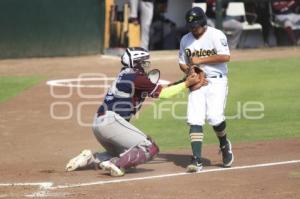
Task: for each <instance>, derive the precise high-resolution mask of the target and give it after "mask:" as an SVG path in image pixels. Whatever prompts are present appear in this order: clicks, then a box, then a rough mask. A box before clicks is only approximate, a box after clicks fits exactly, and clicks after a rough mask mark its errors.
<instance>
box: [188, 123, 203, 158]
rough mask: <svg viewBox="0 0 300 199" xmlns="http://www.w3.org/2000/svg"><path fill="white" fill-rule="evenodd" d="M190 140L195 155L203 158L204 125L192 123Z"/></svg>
mask: <svg viewBox="0 0 300 199" xmlns="http://www.w3.org/2000/svg"><path fill="white" fill-rule="evenodd" d="M190 141H191V146H192V151H193V156H194V157H198V158H201V153H202V141H203V132H202V126H198V125H191V127H190Z"/></svg>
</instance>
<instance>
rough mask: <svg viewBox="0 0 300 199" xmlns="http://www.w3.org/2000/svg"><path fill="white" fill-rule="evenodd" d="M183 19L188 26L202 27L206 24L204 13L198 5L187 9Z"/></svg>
mask: <svg viewBox="0 0 300 199" xmlns="http://www.w3.org/2000/svg"><path fill="white" fill-rule="evenodd" d="M185 21H186V26H187V27H188V28H195V27H197V26H202V27H204V26H206V25H207V19H206V15H205V13H204V11H203V10H202V8H200V7H193V8H192V9H190V10H188V11H187V13H186V15H185Z"/></svg>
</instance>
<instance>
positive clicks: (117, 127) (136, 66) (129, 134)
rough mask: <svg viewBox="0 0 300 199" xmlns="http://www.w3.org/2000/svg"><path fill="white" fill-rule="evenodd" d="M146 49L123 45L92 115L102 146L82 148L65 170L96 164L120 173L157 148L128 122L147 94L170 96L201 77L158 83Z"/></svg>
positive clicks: (147, 157)
mask: <svg viewBox="0 0 300 199" xmlns="http://www.w3.org/2000/svg"><path fill="white" fill-rule="evenodd" d="M149 56H150V55H149V53H148V51H146V50H145V49H143V48H127V49H126V52H125V53H124V54H123V55H122V57H121V63H122V65H123V67H122V69H121V71H120V73H119V74H118V76H117V78H116V80H115V81H114V82H113V84H112V86H111V87H110V89H109V91H108V93H107V94H106V96H105V99H104V102H103V103H102V104H101V105H100V107H99V108H98V110H97V113H96V114H95V117H94V122H93V127H92V129H93V132H94V135H95V137H96V139H97V140H98V142H99V143H100V144H101V145H102V146H103V148H104V149H105V150H106V151H105V152H102V153H98V152H96V153H94V154H93V153H92V151H91V150H88V149H85V150H83V151H82V152H81V153H80V154H79V155H78V156H76V157H74V158H73V159H71V160H70V161H69V163H68V164H67V166H66V171H74V170H76V169H79V168H84V167H88V166H91V165H94V166H95V165H96V166H97V167H98V165H99V166H100V168H101V169H103V170H106V171H108V172H109V173H110V174H111V175H112V176H123V175H124V174H125V171H126V169H128V168H130V167H135V166H137V165H139V164H142V163H145V162H147V161H149V160H151V159H152V158H153V157H154V156H155V155H157V154H158V152H159V148H158V146H157V145H156V144H155V142H154V141H153V140H152V139H151V138H149V137H148V136H147V135H146V134H145V133H144V132H142V131H141V130H139V129H138V128H136V127H135V126H133V125H132V124H130V123H129V121H130V119H131V117H132V116H133V115H135V113H136V112H137V111H138V110H139V109H140V108H141V105H142V103H143V101H144V100H145V98H146V97H147V96H149V97H155V98H157V97H159V98H170V97H172V96H174V95H175V94H177V93H178V92H180V91H182V90H183V89H185V88H187V87H188V88H190V87H191V86H193V87H195V86H196V87H197V86H198V87H201V85H202V82H203V79H201V77H202V76H201V75H199V74H198V73H193V74H191V75H190V76H189V77H187V79H186V80H185V81H184V82H182V83H179V84H176V85H173V86H169V87H165V88H163V87H162V86H161V85H159V84H158V80H159V76H160V74H159V71H158V70H157V69H155V70H152V71H150V72H149V73H148V74H147V73H146V72H145V68H147V67H148V66H149V65H150V62H149V61H148V59H149Z"/></svg>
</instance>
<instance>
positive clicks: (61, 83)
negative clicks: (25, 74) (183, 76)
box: [46, 77, 170, 88]
mask: <svg viewBox="0 0 300 199" xmlns="http://www.w3.org/2000/svg"><path fill="white" fill-rule="evenodd" d="M113 80H115V78H114V77H86V78H72V79H55V80H49V81H47V82H46V84H47V85H49V86H57V87H71V88H109V87H110V85H109V84H108V81H113ZM90 81H104V84H97V85H86V84H81V82H90ZM72 82H74V84H73V83H72ZM158 84H161V85H167V84H170V81H168V80H163V79H161V80H159V81H158Z"/></svg>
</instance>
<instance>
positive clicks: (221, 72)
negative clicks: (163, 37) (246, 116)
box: [179, 27, 230, 126]
mask: <svg viewBox="0 0 300 199" xmlns="http://www.w3.org/2000/svg"><path fill="white" fill-rule="evenodd" d="M216 54H217V55H230V52H229V47H228V44H227V39H226V36H225V35H224V33H223V32H221V31H220V30H217V29H215V28H212V27H207V29H206V31H205V32H204V34H203V35H202V36H201V37H200V38H199V39H196V38H194V36H193V34H192V33H188V34H186V35H184V36H183V38H182V39H181V42H180V51H179V63H181V64H188V60H189V57H191V56H199V57H206V56H212V55H216ZM201 68H202V69H203V70H204V72H205V73H206V76H207V80H208V85H207V86H203V87H201V88H200V89H198V90H195V91H192V92H190V94H189V97H188V107H187V120H188V121H187V122H188V123H189V124H190V125H201V126H202V125H204V124H205V120H207V121H208V123H209V124H210V125H213V126H215V125H219V124H220V123H221V122H223V121H224V120H225V116H224V108H225V104H226V98H227V72H228V69H227V64H226V63H217V64H203V66H202V67H201Z"/></svg>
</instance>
